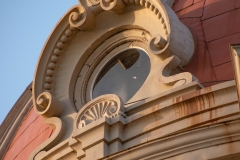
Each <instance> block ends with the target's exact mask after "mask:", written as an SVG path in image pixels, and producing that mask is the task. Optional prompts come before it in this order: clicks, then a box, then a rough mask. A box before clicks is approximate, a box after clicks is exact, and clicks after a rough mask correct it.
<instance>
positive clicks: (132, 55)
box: [92, 49, 150, 103]
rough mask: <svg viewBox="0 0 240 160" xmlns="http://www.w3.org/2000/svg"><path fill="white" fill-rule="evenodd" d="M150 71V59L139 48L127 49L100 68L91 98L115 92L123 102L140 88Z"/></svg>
mask: <svg viewBox="0 0 240 160" xmlns="http://www.w3.org/2000/svg"><path fill="white" fill-rule="evenodd" d="M149 72H150V59H149V57H148V55H147V54H146V53H145V52H144V51H143V50H139V49H128V50H126V51H123V52H121V53H120V54H118V55H117V56H115V57H114V58H112V59H111V60H110V61H109V62H108V63H107V64H106V65H105V66H104V67H103V69H102V70H101V72H100V74H99V75H98V77H97V79H96V81H95V85H94V88H93V95H92V97H93V98H96V97H98V96H100V95H103V94H116V95H118V96H119V97H121V98H122V100H123V102H124V103H125V102H127V101H128V100H130V99H131V98H132V97H133V96H134V95H135V93H136V92H137V91H138V90H139V89H140V87H141V86H142V84H143V83H144V81H145V80H146V78H147V76H148V74H149Z"/></svg>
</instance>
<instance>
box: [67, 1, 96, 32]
mask: <svg viewBox="0 0 240 160" xmlns="http://www.w3.org/2000/svg"><path fill="white" fill-rule="evenodd" d="M68 21H69V24H70V26H71V27H73V28H78V29H81V30H91V29H93V28H94V27H95V16H94V14H93V13H92V12H91V11H90V10H89V9H88V8H85V7H84V6H82V5H78V6H77V7H76V8H75V11H73V12H72V13H71V14H70V16H69V19H68Z"/></svg>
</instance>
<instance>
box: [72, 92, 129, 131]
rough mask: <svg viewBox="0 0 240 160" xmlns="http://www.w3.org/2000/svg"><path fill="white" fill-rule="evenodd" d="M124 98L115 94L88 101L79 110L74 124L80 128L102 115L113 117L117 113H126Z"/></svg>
mask: <svg viewBox="0 0 240 160" xmlns="http://www.w3.org/2000/svg"><path fill="white" fill-rule="evenodd" d="M123 112H124V107H123V103H122V100H121V99H120V98H119V97H118V96H117V95H114V94H106V95H103V96H99V97H97V98H95V99H93V100H92V101H90V102H88V103H87V104H86V105H85V106H83V108H82V109H81V110H80V111H79V112H78V115H77V118H76V119H75V122H74V126H75V127H76V128H77V129H79V128H82V127H84V126H86V125H88V124H90V123H91V122H93V121H95V120H97V119H100V118H101V117H108V118H113V117H115V116H117V115H124V113H123Z"/></svg>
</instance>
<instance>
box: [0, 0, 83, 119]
mask: <svg viewBox="0 0 240 160" xmlns="http://www.w3.org/2000/svg"><path fill="white" fill-rule="evenodd" d="M75 4H78V0H41V1H33V0H31V1H30V0H29V1H15V2H14V3H13V2H12V1H9V0H1V1H0V36H1V38H0V102H1V103H0V109H1V111H0V123H2V121H3V120H4V118H5V117H6V115H7V113H8V112H9V111H10V109H11V108H12V106H13V105H14V103H15V102H16V101H17V99H18V98H19V97H20V95H21V94H22V92H23V91H24V90H25V88H26V87H27V86H28V85H29V83H30V82H31V81H32V80H33V74H34V70H35V67H36V63H37V59H38V56H39V55H40V52H41V49H42V47H43V45H44V43H45V41H46V39H47V37H48V36H49V34H50V33H51V31H52V29H53V28H54V26H55V24H56V23H57V22H58V20H59V19H60V18H61V17H62V16H63V15H64V13H66V12H67V10H68V9H69V8H70V7H72V6H73V5H75Z"/></svg>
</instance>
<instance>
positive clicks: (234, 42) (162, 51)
mask: <svg viewBox="0 0 240 160" xmlns="http://www.w3.org/2000/svg"><path fill="white" fill-rule="evenodd" d="M239 16H240V1H239V0H220V1H219V0H175V1H174V0H161V1H159V0H152V1H148V0H110V1H109V0H79V5H76V6H73V7H72V8H71V9H69V11H68V12H67V13H66V14H65V15H64V16H63V17H62V19H61V20H60V21H59V22H58V24H57V25H56V26H55V28H54V30H53V32H52V33H51V35H50V36H49V38H48V40H47V41H46V44H45V46H44V47H43V51H42V53H41V55H40V57H39V61H38V64H37V67H36V70H35V76H34V80H33V83H32V84H30V85H29V87H28V88H27V89H26V90H25V92H24V93H23V94H22V96H21V97H20V98H19V100H18V101H17V102H16V104H15V105H14V107H13V108H12V110H11V111H10V113H9V114H8V116H7V117H6V119H5V120H4V122H3V124H2V125H1V130H0V137H1V141H0V144H1V151H0V158H1V159H4V160H12V159H16V160H18V159H20V160H23V159H29V160H33V159H35V160H40V159H43V160H45V159H46V160H48V159H50V160H55V159H68V160H69V159H73V160H75V159H82V160H88V159H91V160H94V159H114V160H115V159H120V160H121V159H150V160H152V159H167V160H180V159H184V160H186V159H189V160H190V159H196V160H205V159H209V160H210V159H211V160H223V159H224V160H228V159H229V160H232V159H236V160H237V159H240V127H239V126H240V108H239V98H238V95H239V94H238V90H239V89H238V88H239V57H240V56H239V55H240V45H239V44H240V34H239V32H240V27H239V26H240V19H239Z"/></svg>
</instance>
